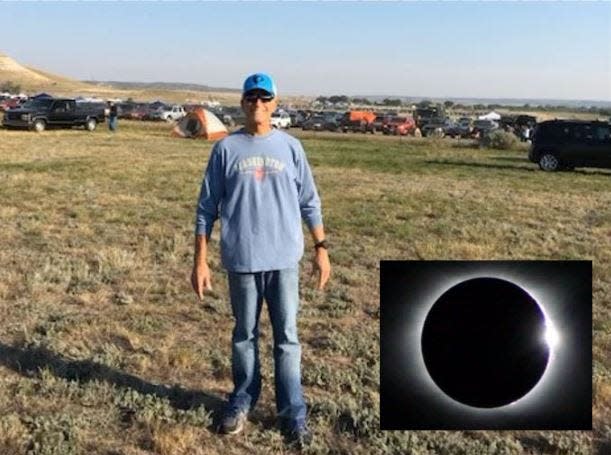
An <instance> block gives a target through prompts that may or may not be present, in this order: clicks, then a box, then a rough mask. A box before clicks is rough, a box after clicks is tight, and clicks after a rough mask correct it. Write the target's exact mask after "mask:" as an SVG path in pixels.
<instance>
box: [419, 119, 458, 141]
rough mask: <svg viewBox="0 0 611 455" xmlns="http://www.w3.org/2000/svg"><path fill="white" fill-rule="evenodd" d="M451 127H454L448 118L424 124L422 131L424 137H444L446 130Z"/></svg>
mask: <svg viewBox="0 0 611 455" xmlns="http://www.w3.org/2000/svg"><path fill="white" fill-rule="evenodd" d="M450 127H452V122H451V121H450V120H449V119H447V118H443V119H432V120H430V121H429V122H428V123H426V124H424V125H423V126H422V127H421V128H420V131H421V132H422V136H424V137H444V136H445V134H446V129H448V128H450Z"/></svg>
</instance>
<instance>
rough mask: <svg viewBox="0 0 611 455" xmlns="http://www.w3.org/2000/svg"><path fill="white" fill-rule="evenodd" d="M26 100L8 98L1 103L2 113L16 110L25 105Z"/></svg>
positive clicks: (0, 109)
mask: <svg viewBox="0 0 611 455" xmlns="http://www.w3.org/2000/svg"><path fill="white" fill-rule="evenodd" d="M23 102H24V100H22V99H21V98H6V99H3V100H2V101H0V111H3V112H5V111H8V110H9V109H14V108H16V107H19V106H20V105H21V104H23Z"/></svg>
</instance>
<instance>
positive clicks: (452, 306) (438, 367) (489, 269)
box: [380, 260, 592, 431]
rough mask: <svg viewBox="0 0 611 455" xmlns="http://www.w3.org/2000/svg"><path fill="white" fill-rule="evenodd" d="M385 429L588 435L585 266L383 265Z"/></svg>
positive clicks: (588, 278) (588, 286)
mask: <svg viewBox="0 0 611 455" xmlns="http://www.w3.org/2000/svg"><path fill="white" fill-rule="evenodd" d="M380 428H381V429H382V430H461V431H462V430H591V429H592V262H591V261H572V260H571V261H425V260H417V261H381V262H380Z"/></svg>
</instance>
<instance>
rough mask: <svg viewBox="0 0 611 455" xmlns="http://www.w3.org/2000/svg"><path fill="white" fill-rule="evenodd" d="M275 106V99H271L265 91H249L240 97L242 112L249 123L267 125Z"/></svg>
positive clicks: (276, 104) (276, 103)
mask: <svg viewBox="0 0 611 455" xmlns="http://www.w3.org/2000/svg"><path fill="white" fill-rule="evenodd" d="M270 98H271V99H270ZM277 106H278V101H277V99H276V98H272V97H271V95H270V94H269V93H268V92H266V91H265V90H251V91H249V92H248V93H245V94H244V95H243V96H242V110H243V111H244V113H245V114H246V121H247V122H249V123H255V124H257V125H266V124H269V123H270V122H271V118H272V114H273V113H274V111H275V110H276V107H277Z"/></svg>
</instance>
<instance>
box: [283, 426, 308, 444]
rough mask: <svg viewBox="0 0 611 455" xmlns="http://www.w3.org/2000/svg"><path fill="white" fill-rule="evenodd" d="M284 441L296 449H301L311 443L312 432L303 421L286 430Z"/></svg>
mask: <svg viewBox="0 0 611 455" xmlns="http://www.w3.org/2000/svg"><path fill="white" fill-rule="evenodd" d="M286 442H287V443H288V444H289V445H290V446H292V447H295V448H296V449H298V450H303V449H305V448H306V447H308V446H309V445H310V444H312V433H310V430H309V429H308V427H307V426H306V425H305V423H299V424H297V425H295V426H294V427H293V428H291V429H290V430H289V431H287V433H286Z"/></svg>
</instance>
